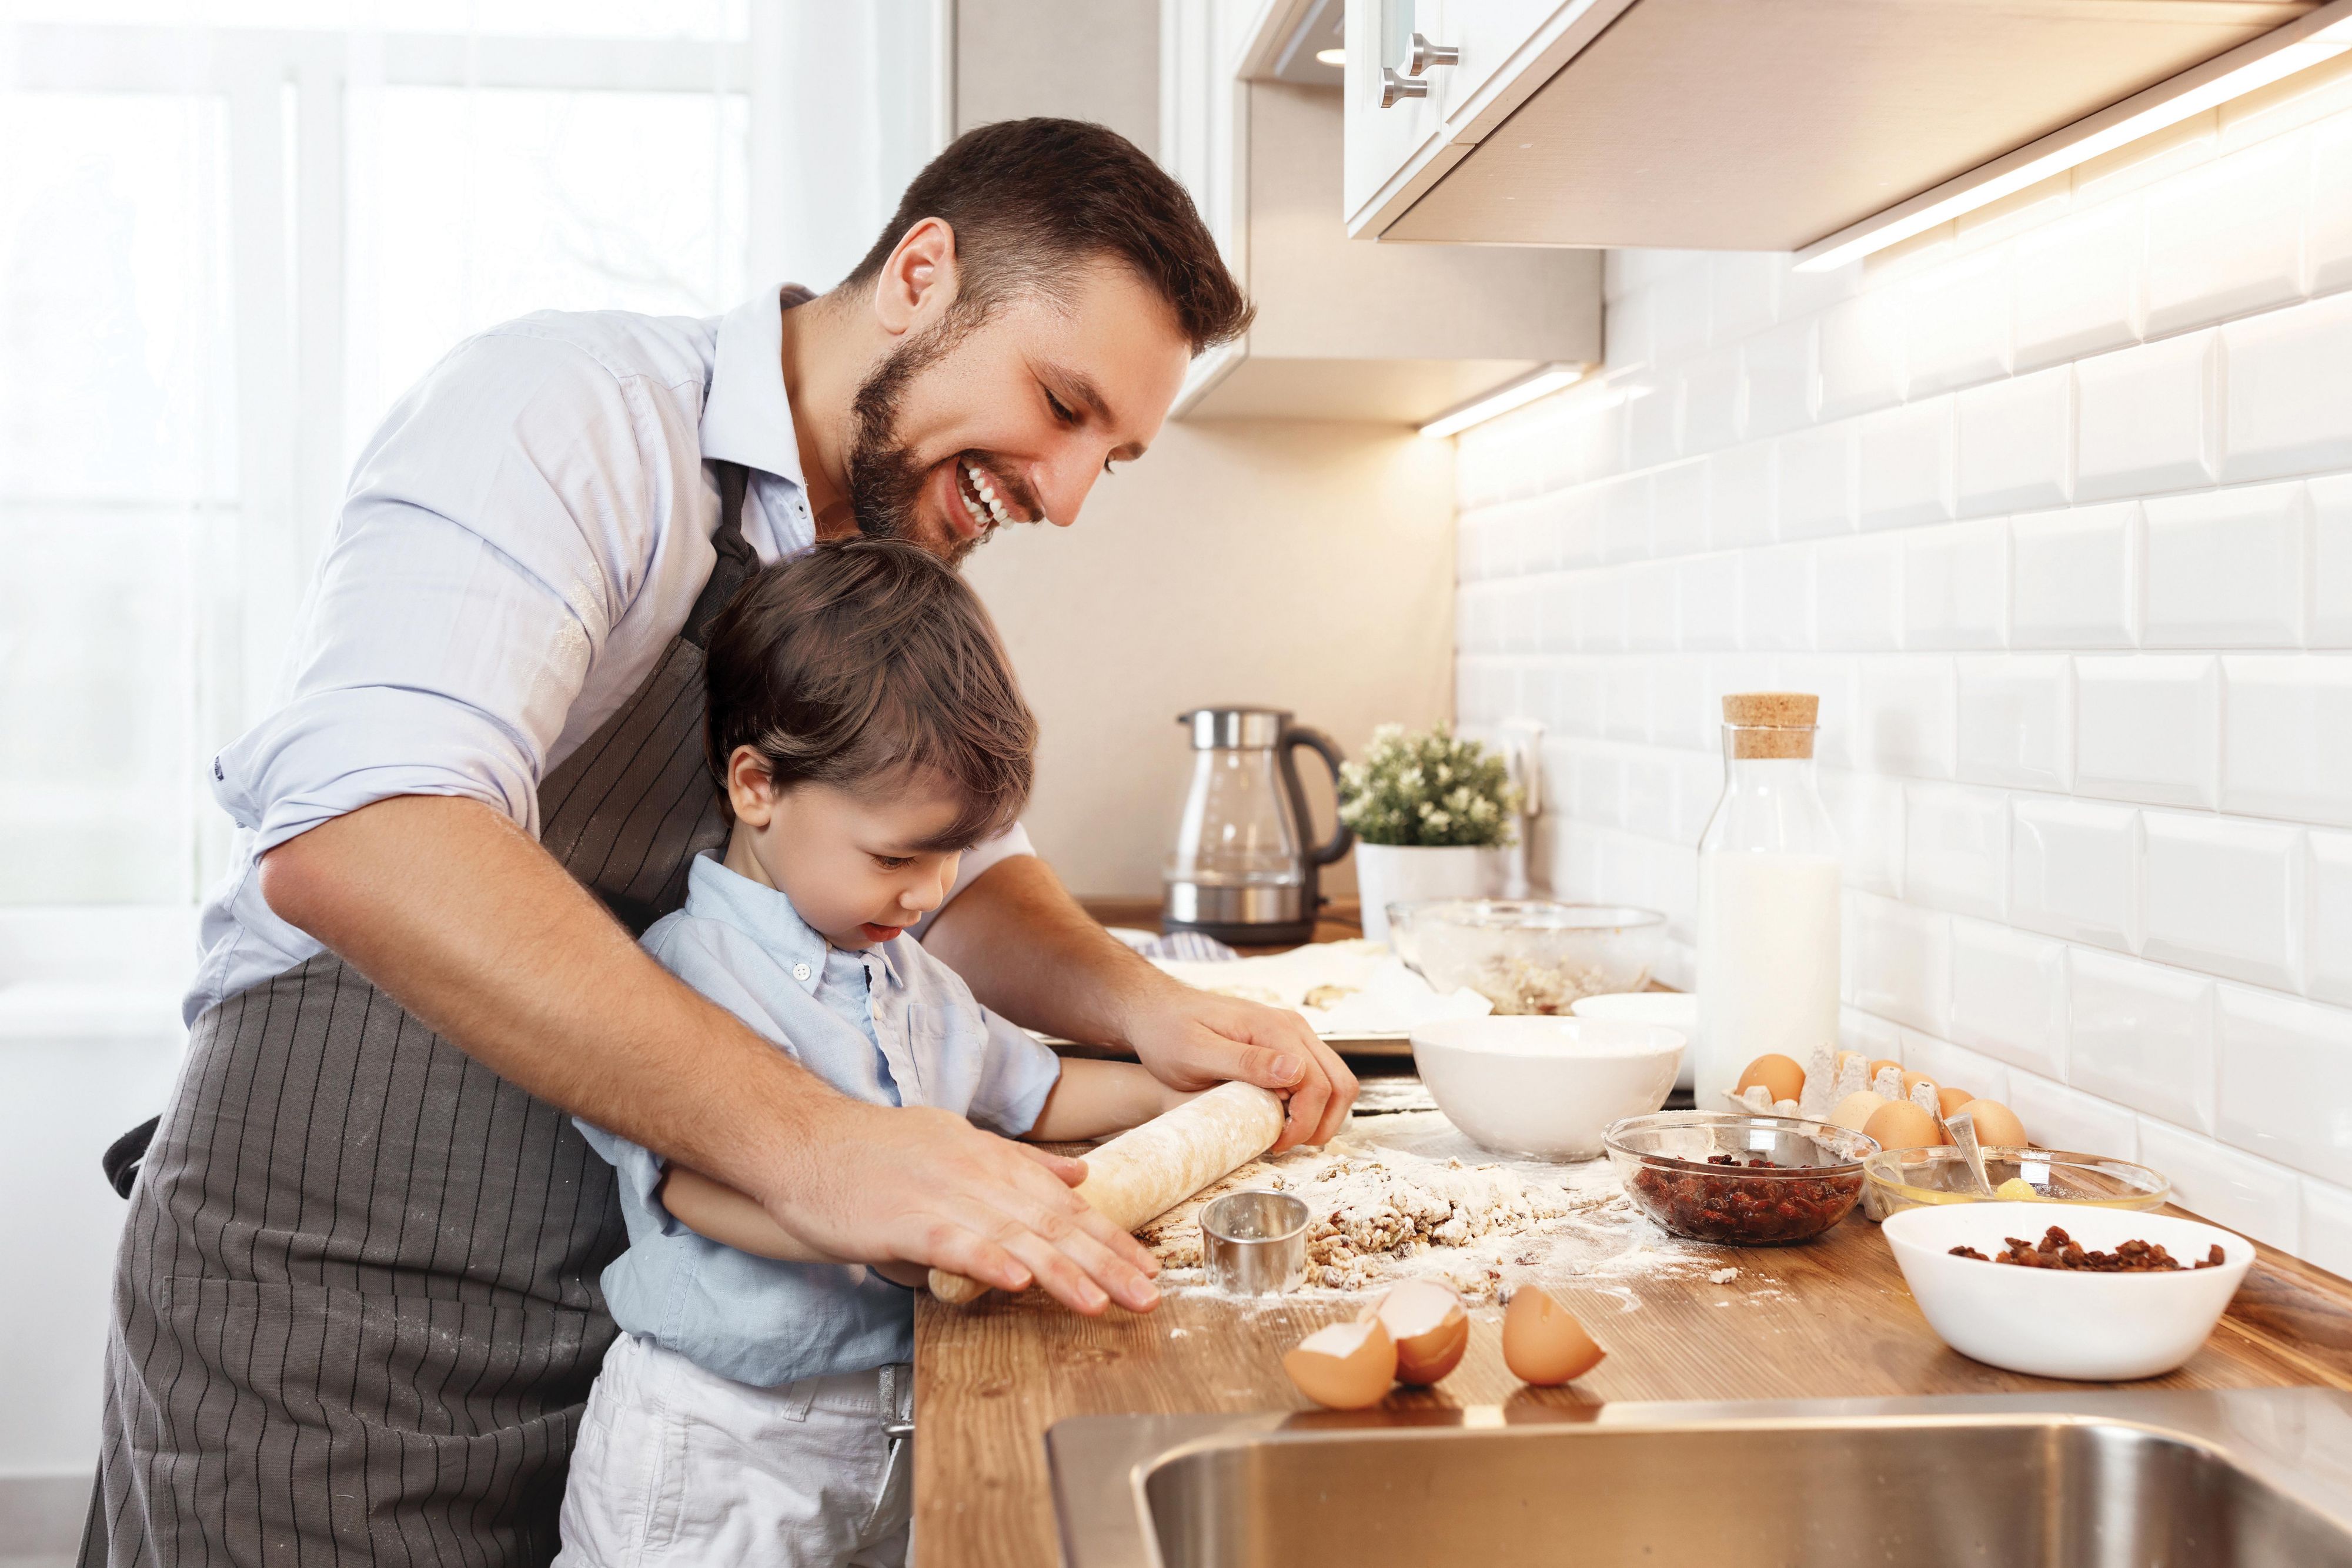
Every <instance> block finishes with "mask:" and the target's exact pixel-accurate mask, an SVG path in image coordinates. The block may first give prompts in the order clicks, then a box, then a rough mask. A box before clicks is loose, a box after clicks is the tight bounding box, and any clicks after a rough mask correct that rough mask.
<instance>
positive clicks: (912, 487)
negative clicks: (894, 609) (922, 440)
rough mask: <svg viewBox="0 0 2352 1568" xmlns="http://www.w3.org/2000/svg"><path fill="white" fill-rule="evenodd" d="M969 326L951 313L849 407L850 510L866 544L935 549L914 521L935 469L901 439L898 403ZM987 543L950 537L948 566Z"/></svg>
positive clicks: (895, 355)
mask: <svg viewBox="0 0 2352 1568" xmlns="http://www.w3.org/2000/svg"><path fill="white" fill-rule="evenodd" d="M969 326H970V324H969V323H966V322H962V321H960V320H958V319H956V316H955V314H954V313H953V312H950V314H949V315H948V316H947V318H946V319H942V320H940V321H938V322H936V323H934V324H933V325H932V326H930V327H929V328H928V329H925V330H923V331H921V332H919V333H918V334H917V335H916V336H914V337H913V338H911V339H909V340H907V341H906V342H904V343H901V344H899V345H898V347H897V348H896V349H893V350H891V351H890V355H889V358H887V359H886V360H884V361H882V363H881V364H880V365H879V366H877V367H876V369H875V371H874V373H873V374H872V375H870V376H867V377H866V382H865V384H864V385H862V386H860V387H859V388H858V389H857V396H856V399H855V400H854V401H853V402H851V404H850V412H851V414H852V416H853V418H854V419H855V420H856V440H855V441H854V442H853V443H852V444H851V446H850V449H849V509H850V515H851V517H854V518H855V519H856V523H857V531H858V532H859V533H861V534H863V535H865V536H866V538H876V539H907V540H909V541H911V542H913V543H916V544H920V545H924V546H925V547H926V548H932V547H931V546H930V541H929V540H927V539H925V538H923V537H922V531H921V529H920V528H919V525H918V523H917V521H916V517H915V507H916V503H917V502H919V500H921V498H922V495H923V486H924V485H925V484H926V483H928V482H929V478H930V467H929V465H926V464H922V463H919V462H917V461H916V460H915V455H914V453H913V452H912V451H910V450H908V447H907V445H906V444H905V443H904V442H902V441H900V440H899V439H898V402H899V400H900V398H902V397H903V396H904V395H905V394H906V391H907V388H908V386H909V385H910V384H912V382H914V379H915V377H916V376H918V375H919V374H920V373H921V372H922V371H925V370H927V369H929V367H930V366H931V365H933V364H934V363H936V362H937V361H940V360H941V359H943V358H945V357H946V355H947V352H948V350H950V349H952V348H954V347H955V345H956V343H957V342H958V340H961V338H962V337H963V336H964V334H965V332H966V331H967V330H968V329H969ZM991 531H993V530H991ZM988 537H989V535H988V533H982V534H979V535H977V536H975V537H974V538H961V537H960V536H958V535H957V534H955V533H954V532H952V531H950V532H949V534H948V536H947V538H946V539H945V540H944V541H942V543H943V546H944V549H943V553H944V554H945V556H946V558H947V560H948V563H949V564H950V566H952V565H956V564H958V563H960V562H961V560H962V559H963V558H964V557H966V556H968V555H970V554H971V552H972V550H973V549H975V548H977V547H978V546H979V544H980V543H981V541H982V539H985V538H988Z"/></svg>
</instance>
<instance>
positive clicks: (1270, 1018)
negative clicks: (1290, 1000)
mask: <svg viewBox="0 0 2352 1568" xmlns="http://www.w3.org/2000/svg"><path fill="white" fill-rule="evenodd" d="M1124 1032H1125V1035H1126V1039H1127V1043H1128V1044H1129V1046H1130V1047H1132V1048H1133V1050H1134V1051H1135V1054H1136V1057H1137V1059H1138V1060H1139V1061H1141V1062H1142V1063H1143V1065H1144V1066H1146V1067H1148V1068H1150V1070H1151V1075H1152V1076H1153V1077H1155V1078H1157V1079H1159V1080H1160V1082H1162V1083H1165V1084H1167V1085H1168V1086H1169V1087H1171V1089H1183V1090H1193V1089H1208V1088H1212V1087H1213V1086H1214V1085H1216V1084H1219V1083H1222V1082H1225V1081H1226V1080H1228V1079H1236V1078H1237V1079H1239V1080H1241V1081H1242V1082H1244V1083H1255V1084H1256V1085H1257V1086H1258V1087H1260V1088H1261V1089H1271V1090H1273V1091H1274V1092H1276V1093H1278V1094H1284V1095H1286V1096H1287V1100H1288V1103H1287V1108H1286V1112H1285V1113H1284V1116H1283V1123H1282V1137H1281V1139H1280V1140H1279V1141H1278V1142H1277V1143H1276V1145H1274V1148H1273V1150H1272V1151H1271V1152H1273V1153H1276V1154H1279V1153H1281V1152H1282V1151H1283V1150H1285V1149H1287V1148H1292V1147H1294V1146H1296V1145H1299V1144H1324V1143H1328V1142H1330V1140H1331V1138H1332V1136H1333V1135H1334V1134H1337V1133H1338V1132H1339V1124H1341V1123H1342V1122H1345V1121H1346V1120H1347V1119H1348V1109H1349V1106H1351V1105H1353V1104H1354V1103H1356V1075H1355V1074H1354V1073H1352V1072H1350V1071H1348V1064H1347V1063H1346V1062H1344V1061H1340V1060H1339V1053H1338V1052H1337V1051H1333V1050H1332V1049H1331V1048H1330V1047H1329V1046H1328V1045H1325V1044H1324V1043H1323V1042H1322V1041H1321V1040H1318V1039H1317V1038H1316V1035H1315V1031H1314V1030H1311V1029H1309V1028H1307V1020H1306V1019H1303V1018H1301V1017H1299V1016H1298V1015H1297V1013H1295V1012H1293V1011H1291V1010H1290V1009H1288V1008H1270V1007H1266V1006H1265V1005H1264V1004H1262V1003H1258V1002H1250V1001H1244V1000H1243V999H1242V998H1239V997H1221V996H1218V995H1217V994H1216V993H1214V992H1213V991H1203V990H1199V989H1196V988H1193V987H1191V986H1185V985H1180V984H1178V983H1177V982H1175V981H1174V980H1171V981H1169V982H1168V984H1167V985H1166V986H1165V987H1155V988H1153V990H1152V992H1151V993H1150V995H1149V996H1148V997H1147V998H1145V999H1144V1000H1142V1001H1141V1002H1139V1003H1138V1004H1137V1005H1136V1007H1135V1009H1134V1010H1133V1012H1132V1014H1131V1017H1130V1021H1129V1024H1128V1026H1127V1029H1126V1030H1125V1031H1124Z"/></svg>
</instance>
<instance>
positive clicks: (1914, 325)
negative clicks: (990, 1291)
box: [1903, 250, 2010, 398]
mask: <svg viewBox="0 0 2352 1568" xmlns="http://www.w3.org/2000/svg"><path fill="white" fill-rule="evenodd" d="M2009 279H2010V258H2009V253H2008V252H2007V251H2006V250H1990V251H1982V252H1979V253H1977V254H1974V255H1964V256H1958V257H1956V258H1955V259H1954V260H1951V261H1948V262H1947V263H1945V264H1944V265H1943V266H1941V267H1937V268H1935V269H1934V270H1933V271H1930V272H1927V273H1923V274H1921V275H1920V276H1919V277H1916V278H1914V279H1913V280H1912V282H1911V286H1910V298H1909V299H1908V300H1907V301H1906V312H1905V314H1906V317H1907V318H1908V320H1909V325H1910V331H1909V333H1908V335H1907V340H1906V343H1905V345H1904V356H1903V363H1904V371H1905V372H1906V374H1905V383H1904V395H1905V396H1906V397H1909V398H1919V397H1925V396H1927V395H1928V394H1929V393H1932V392H1946V391H1948V390H1950V389H1951V388H1954V387H1963V386H1972V385H1974V384H1975V383H1976V382H1983V381H1990V380H1991V379H1992V378H1993V377H1995V376H2004V375H2007V374H2008V373H2009V365H2010V348H2009V340H2010V297H2009V292H2010V291H2009Z"/></svg>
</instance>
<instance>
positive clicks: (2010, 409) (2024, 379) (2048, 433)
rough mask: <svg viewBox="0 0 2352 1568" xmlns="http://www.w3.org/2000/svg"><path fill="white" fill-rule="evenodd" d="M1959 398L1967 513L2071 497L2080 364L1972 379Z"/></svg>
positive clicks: (1963, 511)
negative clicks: (2008, 377) (1975, 383)
mask: <svg viewBox="0 0 2352 1568" xmlns="http://www.w3.org/2000/svg"><path fill="white" fill-rule="evenodd" d="M1954 401H1955V407H1956V410H1957V416H1958V454H1959V455H1958V465H1959V480H1958V503H1959V511H1960V515H1961V516H1962V517H1970V516H1974V515H1977V514H1980V513H1985V512H2006V511H2014V510H2016V509H2018V508H2020V507H2056V506H2063V505H2064V503H2065V500H2066V497H2067V496H2068V495H2069V494H2070V493H2071V492H2072V490H2073V488H2074V371H2072V370H2070V369H2069V368H2067V367H2066V366H2064V365H2060V366H2057V367H2055V368H2054V369H2052V370H2047V371H2039V372H2037V373H2035V374H2032V375H2025V376H2019V377H2017V378H2016V379H2014V380H2012V381H2005V382H1990V383H1989V384H1987V385H1984V386H1979V387H1970V388H1969V390H1968V391H1966V392H1961V393H1960V394H1959V395H1958V398H1957V399H1955V400H1954Z"/></svg>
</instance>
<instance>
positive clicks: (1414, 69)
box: [1404, 33, 1462, 77]
mask: <svg viewBox="0 0 2352 1568" xmlns="http://www.w3.org/2000/svg"><path fill="white" fill-rule="evenodd" d="M1461 63H1462V51H1461V50H1460V49H1457V48H1455V47H1454V46H1453V45H1451V44H1433V43H1431V42H1430V41H1429V39H1428V38H1427V37H1423V35H1422V34H1419V33H1415V34H1414V35H1413V36H1412V59H1411V60H1409V61H1407V62H1406V63H1405V68H1404V74H1405V75H1407V76H1409V77H1417V76H1420V75H1422V74H1423V72H1425V71H1427V70H1428V69H1429V68H1431V67H1432V66H1458V65H1460V64H1461Z"/></svg>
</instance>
